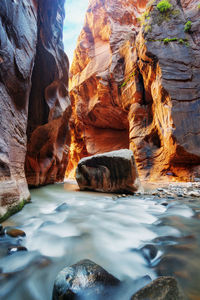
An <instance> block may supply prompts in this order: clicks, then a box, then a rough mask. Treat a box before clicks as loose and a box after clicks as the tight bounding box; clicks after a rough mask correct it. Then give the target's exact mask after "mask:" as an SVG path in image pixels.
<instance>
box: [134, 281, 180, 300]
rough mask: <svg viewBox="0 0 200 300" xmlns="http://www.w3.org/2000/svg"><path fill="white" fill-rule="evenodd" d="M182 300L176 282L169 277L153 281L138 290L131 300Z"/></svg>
mask: <svg viewBox="0 0 200 300" xmlns="http://www.w3.org/2000/svg"><path fill="white" fill-rule="evenodd" d="M146 299H148V300H183V299H184V296H183V294H182V292H181V291H180V288H179V287H178V282H177V280H176V279H175V278H173V277H170V276H163V277H159V278H157V279H155V280H154V281H152V282H151V283H149V284H148V285H147V286H145V287H144V288H143V289H141V290H139V291H138V292H137V293H136V294H135V295H133V297H132V298H131V300H146Z"/></svg>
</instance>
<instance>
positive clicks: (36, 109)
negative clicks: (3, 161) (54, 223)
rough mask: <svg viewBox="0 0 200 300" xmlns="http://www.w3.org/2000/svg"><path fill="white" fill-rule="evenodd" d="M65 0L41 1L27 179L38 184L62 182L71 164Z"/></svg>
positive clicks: (29, 132) (30, 119)
mask: <svg viewBox="0 0 200 300" xmlns="http://www.w3.org/2000/svg"><path fill="white" fill-rule="evenodd" d="M64 2H65V1H64V0H54V1H52V0H48V1H46V0H40V1H39V6H38V40H37V52H36V58H35V65H34V69H33V75H32V89H31V93H30V104H29V115H28V129H27V134H28V146H27V155H26V164H25V169H26V178H27V181H28V184H29V185H33V186H37V185H43V184H48V183H53V182H58V181H63V179H64V176H65V169H66V166H67V163H68V150H69V149H68V146H69V144H70V133H69V127H68V121H69V118H70V115H71V103H70V99H69V97H68V68H69V63H68V59H67V56H66V55H65V53H64V51H63V43H62V30H63V19H64Z"/></svg>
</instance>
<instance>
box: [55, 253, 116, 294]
mask: <svg viewBox="0 0 200 300" xmlns="http://www.w3.org/2000/svg"><path fill="white" fill-rule="evenodd" d="M119 283H120V281H119V280H118V279H117V278H115V277H114V276H113V275H111V274H110V273H108V272H107V271H106V270H104V269H103V268H102V267H100V266H99V265H97V264H95V263H94V262H92V261H90V260H89V259H84V260H81V261H79V262H78V263H76V264H74V265H72V266H70V267H67V268H64V269H63V270H62V271H60V273H59V274H58V276H57V277H56V280H55V284H54V290H53V300H62V299H63V300H64V299H65V300H67V299H79V298H80V299H108V298H107V297H109V296H110V292H111V291H112V290H113V289H114V288H116V287H118V285H119Z"/></svg>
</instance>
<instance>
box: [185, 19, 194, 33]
mask: <svg viewBox="0 0 200 300" xmlns="http://www.w3.org/2000/svg"><path fill="white" fill-rule="evenodd" d="M191 27H192V22H191V21H187V23H185V27H184V31H185V32H190V30H191Z"/></svg>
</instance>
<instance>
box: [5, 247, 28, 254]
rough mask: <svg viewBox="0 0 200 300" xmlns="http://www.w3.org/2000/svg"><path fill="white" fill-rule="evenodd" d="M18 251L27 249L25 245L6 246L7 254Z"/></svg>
mask: <svg viewBox="0 0 200 300" xmlns="http://www.w3.org/2000/svg"><path fill="white" fill-rule="evenodd" d="M19 251H28V250H27V248H26V247H23V246H11V247H9V248H8V254H9V255H10V254H14V253H16V252H19Z"/></svg>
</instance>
